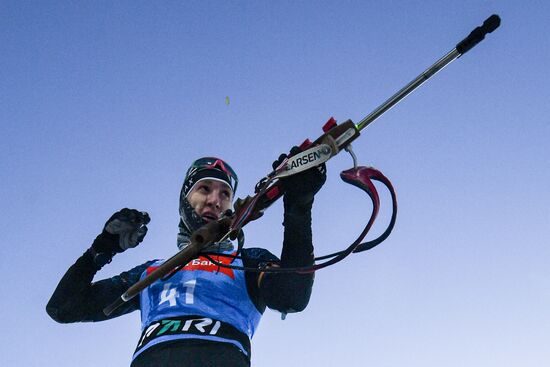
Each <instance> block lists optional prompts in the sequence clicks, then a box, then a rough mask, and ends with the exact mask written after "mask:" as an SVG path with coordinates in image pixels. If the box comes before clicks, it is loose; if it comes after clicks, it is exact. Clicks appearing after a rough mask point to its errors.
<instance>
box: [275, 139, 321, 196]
mask: <svg viewBox="0 0 550 367" xmlns="http://www.w3.org/2000/svg"><path fill="white" fill-rule="evenodd" d="M301 151H302V150H301V149H300V148H299V147H296V146H294V147H292V149H290V155H291V156H293V155H296V154H298V153H300V152H301ZM286 157H287V155H286V154H281V155H280V156H279V159H277V160H276V161H275V162H273V169H276V168H277V167H278V166H279V165H280V164H281V163H282V162H283V160H284V159H285V158H286ZM280 180H281V183H282V185H283V190H284V193H285V196H284V199H283V200H284V203H285V205H290V206H294V205H299V206H304V205H308V206H309V205H311V204H312V203H313V197H314V196H315V194H317V192H319V190H320V189H321V187H322V186H323V185H324V183H325V181H326V180H327V168H326V166H325V164H324V163H323V164H320V165H319V166H317V167H313V168H310V169H308V170H306V171H304V172H300V173H297V174H295V175H292V176H288V177H284V178H281V179H280Z"/></svg>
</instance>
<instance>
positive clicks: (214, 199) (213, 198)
mask: <svg viewBox="0 0 550 367" xmlns="http://www.w3.org/2000/svg"><path fill="white" fill-rule="evenodd" d="M206 203H207V204H208V205H210V206H213V207H216V208H219V207H220V206H221V199H220V195H219V194H218V193H217V192H216V191H215V190H214V191H212V192H210V193H209V194H208V196H207V197H206Z"/></svg>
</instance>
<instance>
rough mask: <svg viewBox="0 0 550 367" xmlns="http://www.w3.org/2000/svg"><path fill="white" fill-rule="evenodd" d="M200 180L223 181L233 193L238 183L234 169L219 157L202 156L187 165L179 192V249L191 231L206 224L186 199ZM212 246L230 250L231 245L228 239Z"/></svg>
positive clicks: (187, 240) (187, 242) (185, 243)
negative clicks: (189, 165)
mask: <svg viewBox="0 0 550 367" xmlns="http://www.w3.org/2000/svg"><path fill="white" fill-rule="evenodd" d="M202 180H216V181H221V182H224V183H225V184H227V185H228V186H229V188H230V189H231V192H232V193H233V194H234V193H235V191H236V190H237V184H238V183H239V179H238V177H237V174H236V173H235V171H234V170H233V169H232V168H231V166H230V165H229V164H228V163H227V162H225V161H223V160H221V159H219V158H216V157H203V158H199V159H197V160H196V161H194V162H193V163H192V164H191V167H189V169H188V170H187V173H186V174H185V179H184V181H183V186H182V188H181V193H180V206H179V212H180V223H179V233H178V248H179V249H180V250H181V249H182V248H184V247H185V246H187V245H188V244H189V243H190V237H191V233H193V232H194V231H196V230H197V229H199V228H200V227H202V226H203V225H205V224H206V221H205V220H204V219H202V218H201V217H200V216H199V215H198V214H197V213H196V212H195V210H194V209H193V207H191V204H190V203H189V200H187V197H188V195H189V193H190V192H191V190H193V187H195V185H196V184H197V183H198V182H200V181H202ZM212 246H214V247H215V248H216V249H222V250H230V249H232V247H233V245H232V244H231V241H229V240H227V241H224V242H222V243H218V244H215V245H212Z"/></svg>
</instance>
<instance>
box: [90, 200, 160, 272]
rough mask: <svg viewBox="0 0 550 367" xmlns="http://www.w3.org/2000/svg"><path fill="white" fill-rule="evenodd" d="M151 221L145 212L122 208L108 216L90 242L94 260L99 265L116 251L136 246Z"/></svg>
mask: <svg viewBox="0 0 550 367" xmlns="http://www.w3.org/2000/svg"><path fill="white" fill-rule="evenodd" d="M150 221H151V219H150V218H149V214H147V212H140V211H138V210H135V209H128V208H124V209H122V210H120V211H118V212H116V213H115V214H113V215H112V216H111V218H109V220H107V222H106V223H105V226H104V227H103V231H102V232H101V234H100V235H99V236H97V237H96V239H95V241H94V243H93V244H92V248H91V250H92V251H91V252H92V256H93V257H94V262H95V263H96V265H98V266H99V267H101V266H103V265H105V264H106V263H108V262H110V261H111V259H112V257H113V256H114V255H115V254H116V253H120V252H123V251H126V250H127V249H129V248H133V247H136V246H137V245H139V244H140V243H141V241H143V238H144V237H145V235H146V234H147V224H148V223H149V222H150Z"/></svg>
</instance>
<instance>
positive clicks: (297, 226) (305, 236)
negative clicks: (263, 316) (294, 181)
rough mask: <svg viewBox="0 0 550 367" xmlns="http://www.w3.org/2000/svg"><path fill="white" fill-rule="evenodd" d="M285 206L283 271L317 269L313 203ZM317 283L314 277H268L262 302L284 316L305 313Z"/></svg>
mask: <svg viewBox="0 0 550 367" xmlns="http://www.w3.org/2000/svg"><path fill="white" fill-rule="evenodd" d="M284 206H285V213H284V240H283V249H282V253H281V261H280V263H279V265H280V267H282V268H293V267H304V266H310V265H313V263H314V255H313V242H312V233H311V206H312V203H308V204H305V205H296V204H294V205H290V204H288V203H287V202H286V201H285V204H284ZM313 279H314V274H313V273H310V274H297V273H282V274H274V273H266V274H265V276H264V277H263V279H262V281H261V284H260V294H261V298H262V299H263V300H264V302H265V304H266V305H267V307H269V308H272V309H275V310H278V311H280V312H283V313H288V312H299V311H303V310H304V309H305V308H306V306H307V304H308V303H309V299H310V296H311V290H312V287H313Z"/></svg>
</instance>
